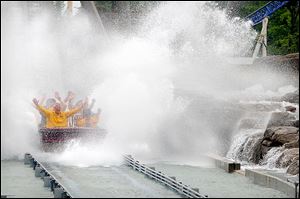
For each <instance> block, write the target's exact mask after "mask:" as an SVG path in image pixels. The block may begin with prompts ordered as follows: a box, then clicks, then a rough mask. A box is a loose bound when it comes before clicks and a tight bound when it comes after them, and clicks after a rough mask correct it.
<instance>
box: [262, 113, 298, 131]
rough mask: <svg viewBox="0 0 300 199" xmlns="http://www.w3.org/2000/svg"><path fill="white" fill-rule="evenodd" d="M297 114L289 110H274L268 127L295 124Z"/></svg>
mask: <svg viewBox="0 0 300 199" xmlns="http://www.w3.org/2000/svg"><path fill="white" fill-rule="evenodd" d="M295 121H296V116H295V115H293V114H291V113H289V112H274V113H272V115H271V118H270V120H269V122H268V125H267V128H268V127H273V126H294V124H295Z"/></svg>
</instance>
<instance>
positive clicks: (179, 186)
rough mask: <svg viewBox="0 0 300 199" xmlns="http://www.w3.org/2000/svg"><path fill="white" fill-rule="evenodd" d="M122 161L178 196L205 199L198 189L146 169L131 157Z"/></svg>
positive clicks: (148, 168) (149, 168)
mask: <svg viewBox="0 0 300 199" xmlns="http://www.w3.org/2000/svg"><path fill="white" fill-rule="evenodd" d="M124 159H125V161H126V163H127V165H128V166H130V167H132V168H133V169H134V170H137V171H139V172H141V173H143V174H144V175H146V176H148V177H150V178H152V179H154V180H156V181H158V182H160V183H162V184H164V185H166V186H167V187H168V188H170V189H172V190H174V191H176V192H177V193H179V194H180V195H183V196H185V197H188V198H207V196H206V195H202V194H200V193H199V189H198V188H191V187H189V186H187V185H185V184H183V183H182V182H178V181H176V178H175V177H169V176H167V175H165V174H163V173H162V172H160V171H156V170H155V168H153V167H147V166H145V165H143V164H141V163H140V162H139V161H137V160H134V159H133V158H132V156H131V155H125V156H124Z"/></svg>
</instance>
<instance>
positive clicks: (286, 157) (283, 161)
mask: <svg viewBox="0 0 300 199" xmlns="http://www.w3.org/2000/svg"><path fill="white" fill-rule="evenodd" d="M297 157H298V158H299V148H293V149H286V150H284V151H283V153H282V154H281V155H280V156H279V158H278V159H277V161H276V166H277V167H280V168H286V167H288V166H289V165H290V164H291V163H292V162H293V160H294V158H297Z"/></svg>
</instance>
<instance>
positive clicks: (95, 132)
mask: <svg viewBox="0 0 300 199" xmlns="http://www.w3.org/2000/svg"><path fill="white" fill-rule="evenodd" d="M39 134H40V141H41V145H42V149H43V150H44V151H61V150H63V149H65V147H66V146H67V144H68V143H70V142H71V141H73V140H76V141H79V142H80V143H86V142H99V141H101V140H103V139H104V138H105V136H106V134H107V132H106V131H105V130H104V129H100V128H41V129H39Z"/></svg>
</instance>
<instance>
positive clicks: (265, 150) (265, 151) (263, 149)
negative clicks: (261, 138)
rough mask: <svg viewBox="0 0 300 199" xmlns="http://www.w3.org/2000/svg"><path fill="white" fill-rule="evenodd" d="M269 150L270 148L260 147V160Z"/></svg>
mask: <svg viewBox="0 0 300 199" xmlns="http://www.w3.org/2000/svg"><path fill="white" fill-rule="evenodd" d="M271 148H272V147H268V146H265V145H262V146H261V156H260V158H261V159H262V158H263V157H264V156H265V155H266V154H267V153H268V151H269V150H270V149H271Z"/></svg>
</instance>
